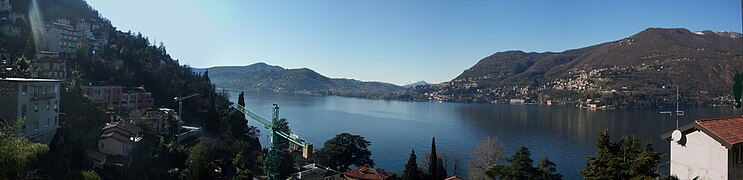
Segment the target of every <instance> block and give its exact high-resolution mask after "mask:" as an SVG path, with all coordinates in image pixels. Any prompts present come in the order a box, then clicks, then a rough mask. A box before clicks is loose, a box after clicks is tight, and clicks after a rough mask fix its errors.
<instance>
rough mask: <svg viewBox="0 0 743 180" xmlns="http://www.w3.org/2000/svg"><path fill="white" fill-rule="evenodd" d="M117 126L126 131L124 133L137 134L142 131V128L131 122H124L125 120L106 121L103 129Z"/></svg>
mask: <svg viewBox="0 0 743 180" xmlns="http://www.w3.org/2000/svg"><path fill="white" fill-rule="evenodd" d="M112 128H116V129H119V130H122V131H124V133H127V134H130V135H137V134H139V132H142V129H141V128H139V127H137V126H135V125H132V124H130V123H127V122H124V121H116V122H110V123H106V126H103V128H101V130H103V131H104V132H105V131H106V130H108V129H112Z"/></svg>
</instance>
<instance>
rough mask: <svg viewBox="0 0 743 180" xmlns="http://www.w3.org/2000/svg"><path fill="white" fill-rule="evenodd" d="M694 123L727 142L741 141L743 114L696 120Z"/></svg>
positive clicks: (742, 138) (742, 136)
mask: <svg viewBox="0 0 743 180" xmlns="http://www.w3.org/2000/svg"><path fill="white" fill-rule="evenodd" d="M696 123H697V124H699V125H700V126H702V127H704V128H705V129H707V130H708V131H709V132H711V133H712V134H714V135H715V136H717V137H719V138H720V139H722V140H723V141H725V142H726V143H728V144H731V145H735V144H738V143H743V116H738V117H728V118H719V119H705V120H697V121H696Z"/></svg>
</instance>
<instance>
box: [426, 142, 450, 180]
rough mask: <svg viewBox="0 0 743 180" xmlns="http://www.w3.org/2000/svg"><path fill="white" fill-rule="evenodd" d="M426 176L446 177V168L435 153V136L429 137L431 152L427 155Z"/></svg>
mask: <svg viewBox="0 0 743 180" xmlns="http://www.w3.org/2000/svg"><path fill="white" fill-rule="evenodd" d="M428 177H429V178H431V179H438V180H441V179H446V178H447V175H446V168H445V167H444V163H443V162H442V161H441V158H439V157H438V154H437V153H436V137H433V138H432V139H431V154H430V155H429V156H428Z"/></svg>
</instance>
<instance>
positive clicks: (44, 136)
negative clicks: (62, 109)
mask: <svg viewBox="0 0 743 180" xmlns="http://www.w3.org/2000/svg"><path fill="white" fill-rule="evenodd" d="M60 84H61V82H60V81H59V80H54V79H26V78H5V79H0V92H2V93H1V94H2V95H0V118H2V119H3V120H4V121H8V122H15V121H16V120H19V119H23V120H25V122H24V123H23V124H22V125H21V129H20V133H21V134H23V136H25V137H27V138H29V139H31V140H32V141H34V142H38V143H43V144H49V143H51V141H52V139H53V138H54V135H55V134H56V132H57V128H58V125H59V92H60V90H59V87H60Z"/></svg>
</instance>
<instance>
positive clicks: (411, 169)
mask: <svg viewBox="0 0 743 180" xmlns="http://www.w3.org/2000/svg"><path fill="white" fill-rule="evenodd" d="M417 159H418V157H417V156H415V150H412V151H411V152H410V158H408V163H407V164H405V171H404V172H403V174H402V179H403V180H421V179H423V178H422V177H421V176H422V173H421V169H420V168H419V167H418V163H417V162H416V161H418V160H417Z"/></svg>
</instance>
